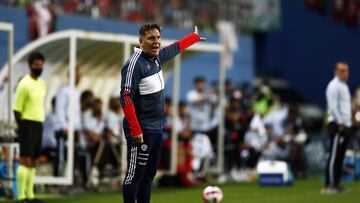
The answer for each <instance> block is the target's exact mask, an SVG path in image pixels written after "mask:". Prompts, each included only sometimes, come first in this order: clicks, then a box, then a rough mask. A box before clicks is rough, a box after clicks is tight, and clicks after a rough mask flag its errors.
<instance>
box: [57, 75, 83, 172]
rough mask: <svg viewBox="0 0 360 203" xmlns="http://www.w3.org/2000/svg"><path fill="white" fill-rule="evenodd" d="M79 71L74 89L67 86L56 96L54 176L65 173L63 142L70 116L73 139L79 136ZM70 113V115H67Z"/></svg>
mask: <svg viewBox="0 0 360 203" xmlns="http://www.w3.org/2000/svg"><path fill="white" fill-rule="evenodd" d="M80 78H81V75H80V71H79V68H76V72H75V87H74V88H72V87H71V86H70V85H69V84H67V85H65V86H64V87H62V88H61V89H60V91H59V92H58V94H57V95H56V105H55V112H56V115H57V118H58V119H59V128H58V131H57V132H56V139H57V144H58V147H57V149H58V167H57V168H56V171H55V172H56V174H57V175H58V176H63V175H64V173H65V140H66V139H67V136H68V124H69V119H70V116H72V117H73V127H74V129H75V139H76V138H77V137H78V136H79V130H80V128H81V119H80V118H81V111H80V92H79V90H77V89H76V86H77V85H78V84H79V82H80ZM71 97H72V98H73V101H74V103H73V106H72V109H70V111H69V105H70V98H71ZM69 113H70V115H69Z"/></svg>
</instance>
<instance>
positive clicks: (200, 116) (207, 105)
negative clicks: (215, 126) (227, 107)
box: [186, 76, 213, 135]
mask: <svg viewBox="0 0 360 203" xmlns="http://www.w3.org/2000/svg"><path fill="white" fill-rule="evenodd" d="M194 86H195V89H193V90H190V91H189V92H188V93H187V94H186V99H187V102H188V105H189V110H190V111H189V112H190V124H191V129H192V130H193V131H194V133H202V134H206V135H208V133H209V130H210V121H211V107H212V106H211V100H210V97H211V96H212V95H213V94H212V93H211V92H206V89H205V88H206V81H205V78H204V77H202V76H197V77H195V79H194Z"/></svg>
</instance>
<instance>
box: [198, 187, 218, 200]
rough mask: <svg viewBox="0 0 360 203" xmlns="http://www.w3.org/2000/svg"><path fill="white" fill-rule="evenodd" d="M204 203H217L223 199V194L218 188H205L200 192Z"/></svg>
mask: <svg viewBox="0 0 360 203" xmlns="http://www.w3.org/2000/svg"><path fill="white" fill-rule="evenodd" d="M202 198H203V200H204V202H205V203H219V202H221V200H222V199H223V193H222V191H221V189H220V188H219V187H218V186H207V187H206V188H205V189H204V190H203V192H202Z"/></svg>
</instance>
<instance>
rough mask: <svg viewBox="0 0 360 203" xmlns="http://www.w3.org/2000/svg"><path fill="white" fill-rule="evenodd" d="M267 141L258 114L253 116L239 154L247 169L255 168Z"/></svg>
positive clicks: (263, 126) (266, 135)
mask: <svg viewBox="0 0 360 203" xmlns="http://www.w3.org/2000/svg"><path fill="white" fill-rule="evenodd" d="M268 140H269V135H268V131H267V129H266V128H265V125H264V122H263V121H262V118H261V116H260V114H255V115H254V116H253V118H252V119H251V122H250V126H249V129H248V131H247V132H246V134H245V138H244V149H243V150H242V152H241V156H242V158H243V159H244V160H245V166H246V167H247V168H251V169H253V168H255V166H256V164H257V162H258V160H259V158H260V156H261V154H262V151H263V150H264V148H265V147H266V145H267V143H268Z"/></svg>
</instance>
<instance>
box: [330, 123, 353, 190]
mask: <svg viewBox="0 0 360 203" xmlns="http://www.w3.org/2000/svg"><path fill="white" fill-rule="evenodd" d="M328 131H329V132H328V133H329V139H330V140H329V141H330V145H329V156H328V158H327V162H326V171H325V176H326V177H325V186H327V187H328V186H331V187H339V185H340V178H341V172H342V166H343V160H344V157H345V151H346V148H347V144H348V141H349V137H350V129H349V128H345V129H344V131H342V132H341V133H340V132H339V126H338V125H337V124H336V123H335V122H331V123H329V125H328Z"/></svg>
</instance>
